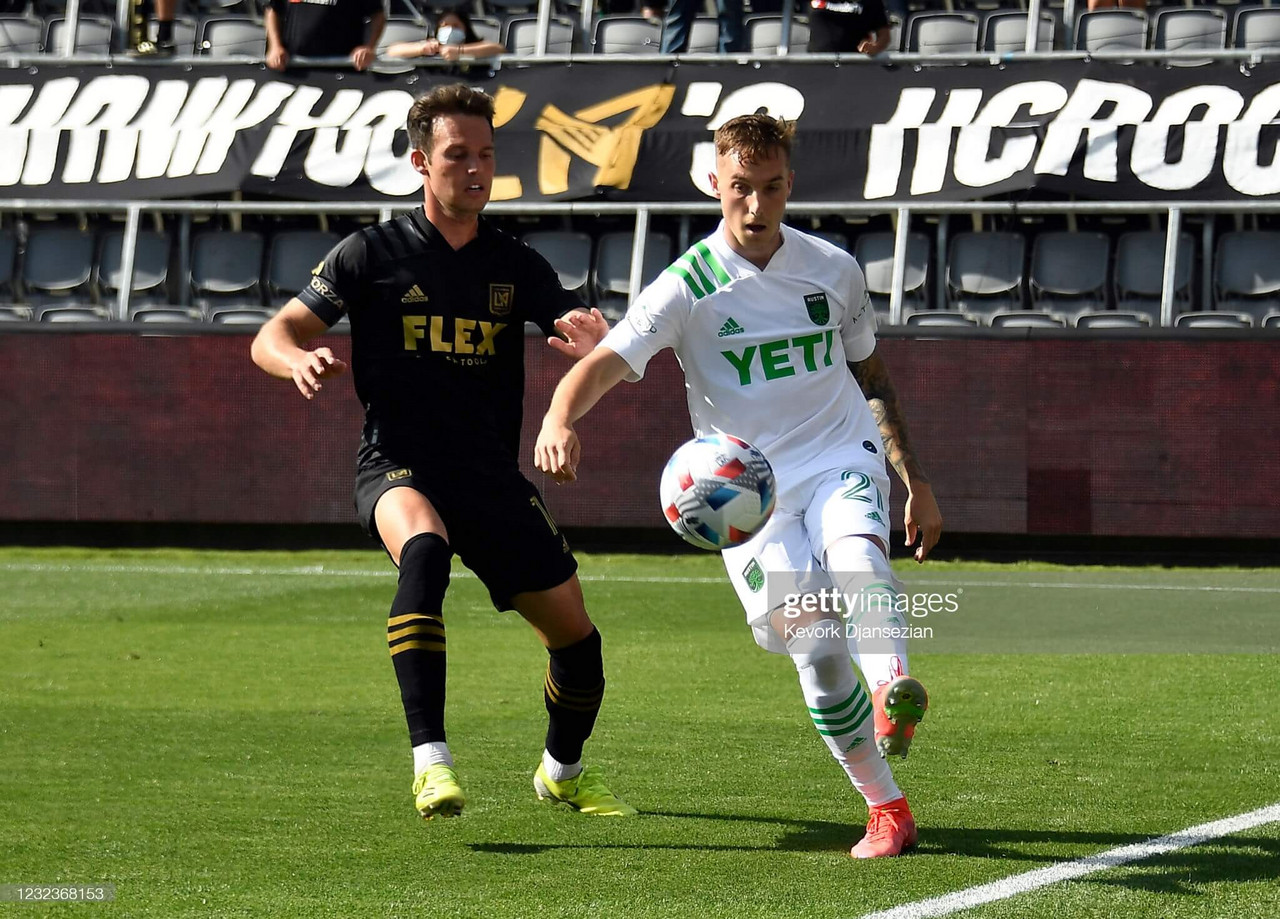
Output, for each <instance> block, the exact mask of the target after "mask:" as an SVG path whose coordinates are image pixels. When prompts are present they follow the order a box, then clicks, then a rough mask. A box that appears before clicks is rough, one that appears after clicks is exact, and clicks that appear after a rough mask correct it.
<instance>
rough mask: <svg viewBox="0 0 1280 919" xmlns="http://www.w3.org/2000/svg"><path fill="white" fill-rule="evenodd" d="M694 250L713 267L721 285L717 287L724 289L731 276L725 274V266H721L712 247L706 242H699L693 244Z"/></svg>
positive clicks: (713, 271)
mask: <svg viewBox="0 0 1280 919" xmlns="http://www.w3.org/2000/svg"><path fill="white" fill-rule="evenodd" d="M693 248H695V249H697V250H698V254H699V255H701V256H702V260H703V261H704V262H706V263H707V264H708V265H709V266H710V267H711V272H712V273H713V274H714V275H715V276H716V280H717V281H719V282H720V283H719V284H718V285H717V286H719V287H723V286H724V285H725V284H728V283H729V275H728V274H726V273H725V270H724V266H723V265H721V264H720V260H719V259H718V258H716V254H715V253H714V252H712V251H711V247H710V246H708V245H707V244H706V242H705V241H703V240H699V241H698V242H696V243H694V244H693Z"/></svg>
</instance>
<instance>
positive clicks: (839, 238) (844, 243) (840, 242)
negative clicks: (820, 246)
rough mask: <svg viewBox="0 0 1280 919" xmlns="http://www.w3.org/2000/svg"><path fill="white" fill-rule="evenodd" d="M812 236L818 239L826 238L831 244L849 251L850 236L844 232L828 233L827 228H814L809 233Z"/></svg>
mask: <svg viewBox="0 0 1280 919" xmlns="http://www.w3.org/2000/svg"><path fill="white" fill-rule="evenodd" d="M809 235H810V236H816V237H818V239H825V240H826V241H827V242H829V243H831V245H833V246H835V247H836V248H838V249H843V250H844V251H845V252H848V251H849V237H848V236H845V235H844V234H843V233H828V232H827V231H826V230H814V231H812V232H810V233H809Z"/></svg>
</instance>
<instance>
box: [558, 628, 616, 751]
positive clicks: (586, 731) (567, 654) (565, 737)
mask: <svg viewBox="0 0 1280 919" xmlns="http://www.w3.org/2000/svg"><path fill="white" fill-rule="evenodd" d="M547 653H548V654H549V655H550V656H551V660H550V661H548V662H547V679H546V683H545V684H544V687H543V694H544V696H545V697H546V702H547V714H548V715H549V716H550V720H549V722H548V724H547V752H548V753H550V754H551V755H552V756H553V757H555V759H556V760H557V761H558V762H561V763H564V764H566V765H569V764H572V763H576V762H578V761H579V760H580V759H582V745H583V744H584V743H586V741H587V738H588V737H590V736H591V730H592V728H594V727H595V724H596V715H597V714H599V712H600V703H601V702H602V701H603V700H604V658H603V656H602V655H601V653H600V633H599V632H598V631H597V630H596V629H592V630H591V634H590V635H588V636H587V637H586V638H584V639H582V640H581V641H577V642H574V643H573V644H571V645H569V646H568V647H565V648H556V649H555V650H554V651H548V652H547Z"/></svg>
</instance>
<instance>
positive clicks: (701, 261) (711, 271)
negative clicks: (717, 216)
mask: <svg viewBox="0 0 1280 919" xmlns="http://www.w3.org/2000/svg"><path fill="white" fill-rule="evenodd" d="M667 271H669V272H671V273H672V274H674V275H675V276H676V277H678V278H680V279H681V280H683V281H684V282H685V284H687V285H688V286H689V290H691V291H692V292H693V296H694V298H695V299H697V300H701V299H702V298H703V297H706V296H709V295H711V294H713V293H715V292H716V291H717V290H719V289H720V288H721V287H724V285H726V284H728V283H729V281H730V280H732V279H731V278H730V277H729V275H728V273H727V272H725V270H724V266H723V265H721V264H720V260H719V259H718V258H716V255H715V253H714V252H712V251H711V247H709V246H708V245H707V244H706V243H705V242H701V241H699V242H696V243H694V244H693V245H692V246H691V247H690V248H689V249H688V251H686V252H685V253H684V254H683V255H681V256H680V257H679V258H677V259H676V260H675V261H674V262H672V263H671V265H670V266H669V267H668V268H667Z"/></svg>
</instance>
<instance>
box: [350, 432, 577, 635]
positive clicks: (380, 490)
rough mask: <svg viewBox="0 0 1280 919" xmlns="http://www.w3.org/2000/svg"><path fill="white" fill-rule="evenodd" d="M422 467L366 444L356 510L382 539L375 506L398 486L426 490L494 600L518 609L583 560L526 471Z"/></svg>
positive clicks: (460, 551) (452, 539)
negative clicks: (525, 596) (516, 602)
mask: <svg viewBox="0 0 1280 919" xmlns="http://www.w3.org/2000/svg"><path fill="white" fill-rule="evenodd" d="M420 469H421V471H420V470H419V469H415V468H414V466H413V465H412V464H406V463H402V462H400V461H398V460H393V459H391V458H390V457H388V456H386V455H385V454H383V453H381V452H379V451H377V450H373V449H368V448H366V449H365V450H364V451H362V456H361V462H360V464H359V468H358V469H357V471H356V495H355V497H356V513H357V514H358V515H359V517H360V523H361V525H363V526H364V529H365V532H366V533H368V534H369V535H370V536H371V537H373V539H375V540H376V541H377V542H378V543H379V544H381V542H382V540H381V538H380V537H379V536H378V528H377V526H376V525H375V523H374V518H373V511H374V508H375V507H376V506H377V504H378V499H379V498H381V497H382V496H383V495H384V494H386V493H387V492H388V491H390V490H391V489H393V488H400V487H408V488H412V489H414V490H415V491H418V492H421V493H422V494H423V495H424V496H425V497H426V499H427V500H428V501H430V502H431V504H432V506H433V507H434V508H435V509H436V511H437V513H439V514H440V518H441V519H442V520H443V521H444V525H445V529H446V530H448V534H449V546H450V548H452V549H453V551H454V552H456V553H457V554H458V557H459V558H461V559H462V563H463V564H464V565H466V566H467V567H468V568H470V569H471V570H472V571H473V572H475V575H476V577H478V578H479V579H480V581H481V582H482V583H483V584H484V586H485V587H487V588H488V589H489V597H490V599H492V600H493V605H494V606H495V607H497V608H498V609H500V610H509V609H515V607H514V606H513V605H512V603H511V598H512V597H514V596H515V595H516V594H520V593H524V592H526V591H536V590H549V589H551V588H552V587H558V586H559V585H561V584H563V583H564V582H565V581H567V580H569V578H571V577H572V576H573V574H574V572H576V571H577V570H578V560H577V559H575V558H574V557H573V553H572V552H570V551H569V542H568V540H566V539H565V538H564V534H563V533H561V532H560V530H559V528H558V527H557V526H556V524H555V521H554V520H552V518H551V514H550V513H548V512H547V509H546V505H544V504H543V503H542V495H541V494H540V493H539V492H538V489H537V488H536V487H534V485H533V483H532V482H530V481H529V480H528V479H526V478H525V477H524V476H523V475H521V474H520V472H519V470H515V469H513V470H510V471H502V472H495V473H489V472H486V473H481V474H473V475H470V476H466V477H464V476H463V474H462V473H457V474H454V475H449V474H447V473H440V472H435V471H431V472H428V471H426V469H425V467H420Z"/></svg>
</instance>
